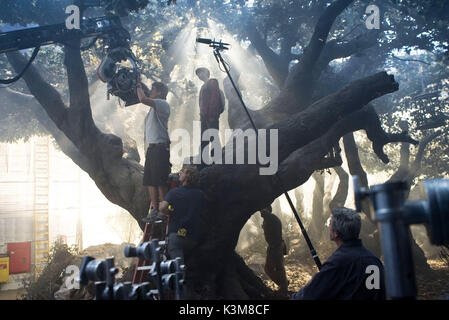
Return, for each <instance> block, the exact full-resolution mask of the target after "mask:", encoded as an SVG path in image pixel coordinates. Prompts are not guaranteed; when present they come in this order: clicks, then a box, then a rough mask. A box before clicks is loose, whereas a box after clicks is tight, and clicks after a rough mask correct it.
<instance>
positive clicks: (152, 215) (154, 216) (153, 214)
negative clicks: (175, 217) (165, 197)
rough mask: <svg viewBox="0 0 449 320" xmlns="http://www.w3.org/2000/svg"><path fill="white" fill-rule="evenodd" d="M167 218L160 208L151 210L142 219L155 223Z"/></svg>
mask: <svg viewBox="0 0 449 320" xmlns="http://www.w3.org/2000/svg"><path fill="white" fill-rule="evenodd" d="M165 219H167V217H166V216H165V214H163V213H162V212H160V211H158V210H151V211H150V212H149V213H148V215H147V216H146V217H145V218H143V219H142V221H143V222H146V223H154V222H156V221H164V220H165Z"/></svg>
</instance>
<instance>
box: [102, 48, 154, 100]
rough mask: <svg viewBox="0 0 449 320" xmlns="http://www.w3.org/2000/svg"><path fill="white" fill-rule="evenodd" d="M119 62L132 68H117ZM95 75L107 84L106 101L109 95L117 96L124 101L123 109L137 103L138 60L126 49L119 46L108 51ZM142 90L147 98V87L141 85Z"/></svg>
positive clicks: (148, 92) (148, 93)
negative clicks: (127, 62) (123, 62)
mask: <svg viewBox="0 0 449 320" xmlns="http://www.w3.org/2000/svg"><path fill="white" fill-rule="evenodd" d="M121 61H129V62H130V64H131V65H132V68H129V67H124V66H121V67H117V63H119V62H121ZM97 75H98V77H99V78H100V80H101V81H103V82H106V83H107V84H108V91H107V94H108V99H109V95H110V94H112V95H114V96H117V97H119V98H120V99H122V100H123V101H125V107H128V106H131V105H134V104H136V103H139V98H138V97H137V92H136V88H137V83H138V81H139V80H138V79H139V75H140V73H139V68H138V60H137V58H136V57H135V55H134V54H133V52H132V51H131V50H130V49H129V48H128V47H125V46H119V47H116V48H114V49H112V50H110V51H109V53H108V55H107V57H106V58H105V59H104V60H103V61H102V62H101V64H100V66H99V67H98V69H97ZM142 88H143V90H144V92H145V94H146V95H147V96H148V95H150V90H149V89H148V87H147V86H145V85H144V84H142Z"/></svg>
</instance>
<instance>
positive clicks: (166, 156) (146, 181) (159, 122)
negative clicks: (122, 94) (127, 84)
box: [137, 82, 171, 211]
mask: <svg viewBox="0 0 449 320" xmlns="http://www.w3.org/2000/svg"><path fill="white" fill-rule="evenodd" d="M167 93H168V87H167V86H166V85H165V84H163V83H162V82H154V83H153V85H152V87H151V91H150V95H149V96H147V95H145V92H144V91H143V89H142V84H141V83H140V82H139V83H138V85H137V96H138V98H139V101H140V102H141V103H143V104H145V105H147V106H149V107H150V110H149V111H148V114H147V116H146V117H145V138H144V139H145V147H148V148H147V151H146V156H145V167H144V174H143V185H144V186H147V187H148V192H149V194H150V210H155V211H159V203H160V202H162V201H163V200H164V197H165V195H166V194H167V181H168V175H169V174H170V170H171V169H170V167H171V165H170V138H169V136H168V128H167V125H168V118H169V117H170V105H169V104H168V103H167V101H166V97H167Z"/></svg>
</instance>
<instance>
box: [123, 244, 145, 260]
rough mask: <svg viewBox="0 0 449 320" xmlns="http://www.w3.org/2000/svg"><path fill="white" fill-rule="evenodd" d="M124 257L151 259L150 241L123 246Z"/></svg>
mask: <svg viewBox="0 0 449 320" xmlns="http://www.w3.org/2000/svg"><path fill="white" fill-rule="evenodd" d="M124 253H125V257H127V258H133V257H137V258H139V259H144V260H148V261H150V260H151V243H150V242H144V243H141V244H139V245H138V246H137V247H133V246H126V247H125V252H124Z"/></svg>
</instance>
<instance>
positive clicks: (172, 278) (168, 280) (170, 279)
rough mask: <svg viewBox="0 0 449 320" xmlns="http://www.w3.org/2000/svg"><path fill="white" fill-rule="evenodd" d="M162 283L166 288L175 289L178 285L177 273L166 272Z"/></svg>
mask: <svg viewBox="0 0 449 320" xmlns="http://www.w3.org/2000/svg"><path fill="white" fill-rule="evenodd" d="M162 285H163V286H164V289H165V290H172V291H174V290H175V287H176V275H175V274H173V273H171V274H164V275H163V276H162Z"/></svg>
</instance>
